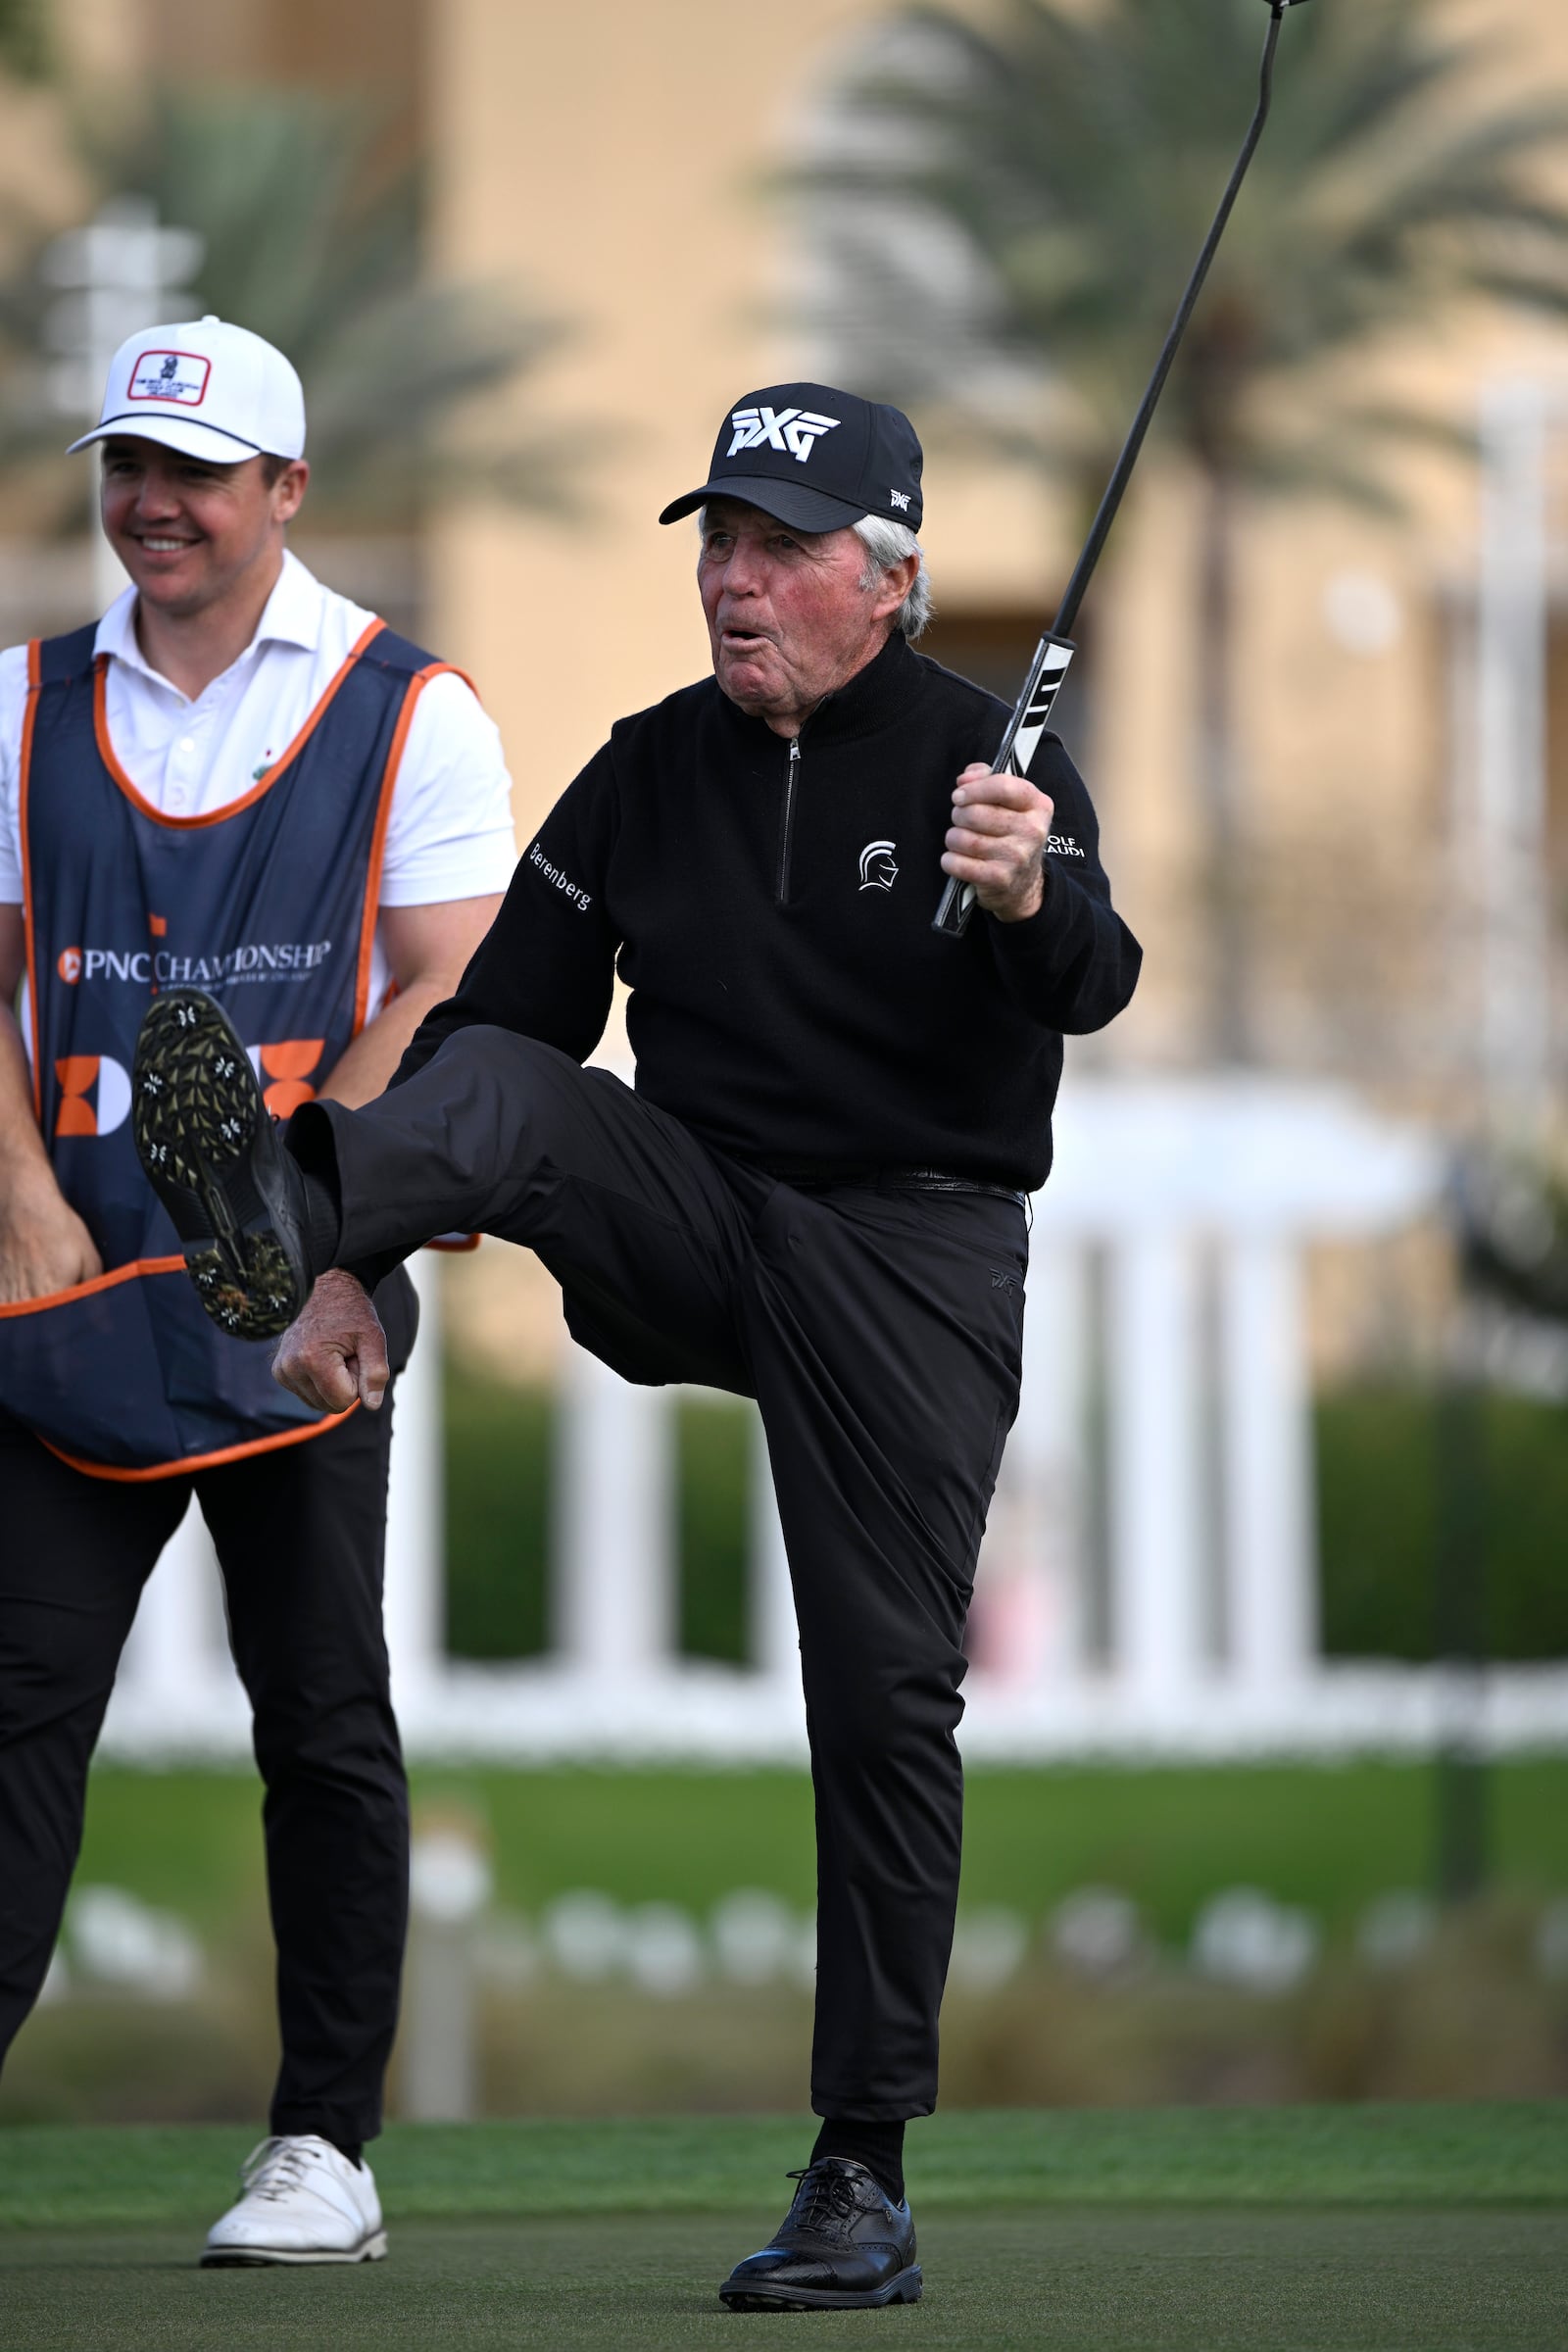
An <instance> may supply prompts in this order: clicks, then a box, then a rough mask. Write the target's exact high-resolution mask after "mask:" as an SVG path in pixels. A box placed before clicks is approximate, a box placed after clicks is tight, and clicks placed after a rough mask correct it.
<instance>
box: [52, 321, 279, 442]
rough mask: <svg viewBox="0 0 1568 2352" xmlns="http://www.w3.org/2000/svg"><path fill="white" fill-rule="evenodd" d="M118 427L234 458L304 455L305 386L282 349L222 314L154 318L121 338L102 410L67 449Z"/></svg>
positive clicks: (147, 438) (144, 437) (140, 436)
mask: <svg viewBox="0 0 1568 2352" xmlns="http://www.w3.org/2000/svg"><path fill="white" fill-rule="evenodd" d="M111 433H126V434H133V435H134V436H135V437H136V438H137V439H138V440H142V441H162V442H163V443H164V444H165V446H166V447H167V448H170V449H177V450H180V451H182V452H183V453H184V455H185V456H186V457H188V458H207V459H210V460H211V461H212V463H213V464H214V465H218V466H234V465H238V464H240V463H241V462H242V461H243V460H244V459H246V458H254V457H259V456H267V457H273V458H302V457H303V456H304V455H305V394H304V392H303V390H302V389H301V386H300V379H299V377H298V376H297V375H296V374H295V372H294V369H293V368H292V367H291V366H290V365H289V363H288V361H287V360H285V359H284V357H283V354H282V353H281V352H280V351H277V350H275V349H274V348H273V346H272V345H271V344H270V343H266V342H264V341H263V339H262V337H261V336H260V335H253V334H252V333H251V332H250V330H249V328H248V327H243V326H230V325H229V323H228V321H227V320H226V319H214V318H211V317H209V318H206V319H184V320H182V321H181V322H179V323H178V324H176V325H174V326H149V327H146V328H145V329H144V330H143V331H142V333H140V334H139V335H132V336H131V337H130V340H129V341H128V342H126V343H122V345H121V346H120V349H119V350H118V351H117V352H116V354H115V357H114V364H113V366H112V367H111V368H110V370H109V382H108V385H107V387H106V388H105V391H104V406H103V414H102V416H101V417H99V419H98V422H97V423H96V424H95V425H94V426H93V428H92V431H91V432H90V433H83V434H82V436H81V439H80V440H79V441H73V442H72V444H71V449H70V450H69V451H68V452H67V455H68V456H71V455H73V454H74V453H75V451H77V450H78V449H86V448H87V447H88V445H89V444H90V443H91V442H94V441H102V440H104V439H106V438H107V436H108V435H109V434H111Z"/></svg>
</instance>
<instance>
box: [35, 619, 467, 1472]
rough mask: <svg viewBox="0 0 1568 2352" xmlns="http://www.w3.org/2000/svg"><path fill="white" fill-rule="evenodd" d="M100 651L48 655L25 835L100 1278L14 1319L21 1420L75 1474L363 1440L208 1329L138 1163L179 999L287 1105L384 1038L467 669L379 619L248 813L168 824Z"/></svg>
mask: <svg viewBox="0 0 1568 2352" xmlns="http://www.w3.org/2000/svg"><path fill="white" fill-rule="evenodd" d="M95 634H96V631H95V629H94V627H92V626H91V625H89V626H88V627H86V628H82V629H77V630H75V631H73V633H72V634H71V635H70V636H67V637H57V638H52V639H49V640H47V641H43V642H38V643H35V644H33V645H32V646H30V647H29V648H28V667H27V675H28V694H27V704H26V716H25V722H24V729H23V744H22V777H21V813H22V844H23V880H24V892H25V926H26V948H27V983H28V993H29V998H30V1013H31V1044H32V1066H33V1087H34V1101H35V1104H36V1108H37V1113H38V1123H39V1126H40V1128H41V1130H42V1133H43V1136H44V1140H45V1143H46V1145H47V1147H48V1151H49V1154H50V1158H51V1160H52V1162H53V1165H54V1171H55V1176H56V1179H57V1181H58V1182H59V1185H60V1189H61V1191H62V1192H63V1193H64V1194H65V1197H66V1199H67V1200H68V1201H70V1202H71V1204H72V1206H73V1208H74V1209H75V1210H76V1212H77V1214H78V1215H79V1216H80V1217H81V1218H82V1220H83V1222H84V1223H85V1224H86V1226H87V1229H88V1231H89V1232H90V1233H91V1235H92V1237H93V1240H94V1242H95V1243H96V1245H97V1249H98V1253H99V1256H100V1257H101V1258H102V1260H103V1265H104V1272H103V1273H102V1274H101V1275H100V1276H98V1277H97V1279H96V1280H94V1281H92V1282H87V1283H82V1284H79V1285H77V1286H75V1287H74V1288H73V1289H71V1290H67V1291H60V1292H57V1293H55V1294H54V1295H52V1296H51V1297H48V1298H44V1299H23V1300H21V1301H19V1302H17V1303H16V1304H12V1305H0V1411H4V1412H6V1413H9V1414H10V1415H12V1416H13V1418H15V1419H16V1420H18V1421H20V1422H22V1423H24V1424H25V1426H26V1427H28V1428H30V1429H32V1430H33V1431H35V1432H36V1434H37V1435H38V1436H39V1437H40V1438H42V1439H43V1441H44V1442H45V1444H46V1445H48V1446H52V1447H53V1448H54V1449H55V1451H56V1452H58V1453H60V1454H62V1455H64V1456H65V1458H66V1459H67V1460H69V1461H70V1462H72V1463H73V1465H74V1466H75V1467H76V1468H77V1469H80V1470H85V1471H88V1472H89V1473H92V1474H95V1475H98V1476H102V1477H110V1478H117V1477H118V1478H135V1479H141V1478H160V1477H171V1476H174V1475H176V1474H179V1473H188V1472H189V1471H191V1470H194V1469H203V1468H206V1467H208V1466H209V1465H211V1464H212V1463H213V1462H215V1461H223V1460H227V1459H231V1458H234V1457H236V1456H238V1455H240V1454H245V1453H254V1452H258V1451H261V1450H263V1449H265V1448H267V1447H270V1446H284V1445H290V1444H295V1443H297V1442H299V1441H300V1440H302V1439H306V1438H310V1437H313V1436H315V1435H316V1434H317V1432H318V1431H319V1430H321V1429H325V1428H329V1427H331V1426H332V1425H333V1423H334V1420H336V1419H339V1418H341V1416H332V1415H325V1416H323V1415H320V1414H318V1413H314V1412H312V1411H311V1410H310V1408H309V1407H308V1406H306V1405H304V1404H301V1403H300V1402H299V1400H298V1399H297V1398H295V1397H290V1396H289V1395H287V1393H286V1392H285V1391H283V1390H282V1389H280V1388H278V1387H277V1385H276V1383H275V1382H274V1381H273V1379H272V1377H271V1369H270V1365H271V1351H270V1349H269V1348H256V1347H245V1346H241V1345H240V1344H238V1343H237V1342H235V1341H233V1340H230V1339H228V1338H226V1337H225V1336H224V1334H223V1333H221V1331H219V1330H218V1329H217V1328H216V1326H215V1325H214V1324H212V1323H211V1322H210V1321H209V1320H208V1318H207V1316H206V1314H205V1313H204V1312H203V1310H202V1307H201V1305H200V1304H199V1302H198V1300H197V1298H196V1294H195V1292H194V1290H193V1289H192V1287H191V1285H190V1283H189V1281H188V1280H187V1279H186V1276H185V1273H184V1270H183V1260H182V1258H181V1257H180V1254H179V1248H178V1243H177V1241H176V1238H175V1235H174V1230H173V1227H172V1225H171V1223H170V1221H169V1219H168V1217H167V1215H166V1214H165V1212H164V1210H163V1208H162V1207H161V1206H160V1205H159V1202H158V1200H157V1198H156V1196H155V1195H154V1193H153V1192H152V1189H151V1187H150V1186H149V1185H148V1184H147V1182H146V1180H145V1178H144V1177H143V1175H142V1173H141V1170H140V1168H139V1166H138V1165H137V1161H136V1154H135V1151H134V1149H133V1147H132V1143H131V1130H130V1118H129V1111H130V1076H129V1072H130V1067H131V1059H132V1054H133V1052H134V1048H135V1039H136V1031H137V1028H138V1026H139V1024H140V1021H141V1018H142V1015H143V1013H144V1012H145V1011H146V1009H147V1005H148V1004H149V1002H150V1001H151V999H152V997H153V996H154V995H155V994H156V993H157V991H158V990H159V989H160V988H165V987H172V986H175V985H190V986H194V987H197V988H203V989H206V990H207V991H208V992H209V994H211V995H212V996H214V997H216V998H217V999H218V1001H219V1003H220V1004H221V1005H222V1006H223V1008H224V1010H225V1011H226V1012H227V1014H228V1016H229V1018H230V1020H231V1021H232V1022H233V1024H234V1026H235V1028H236V1029H237V1030H238V1032H239V1034H240V1036H241V1038H242V1039H243V1040H244V1042H245V1045H246V1047H247V1048H248V1050H249V1053H250V1055H251V1059H252V1061H253V1062H254V1063H255V1065H256V1068H257V1072H258V1075H259V1076H260V1078H261V1080H262V1084H263V1087H264V1089H265V1091H266V1100H267V1103H268V1105H269V1107H270V1109H271V1110H272V1111H274V1112H275V1113H276V1114H277V1115H278V1116H279V1117H287V1115H288V1114H289V1112H290V1111H292V1110H293V1109H295V1108H296V1107H297V1105H298V1104H299V1103H303V1102H306V1101H308V1100H309V1098H310V1097H311V1095H312V1094H314V1092H315V1091H316V1088H317V1086H318V1085H319V1082H320V1081H321V1080H322V1079H323V1078H324V1077H325V1076H326V1074H327V1072H328V1071H329V1070H330V1069H331V1068H332V1066H333V1064H334V1063H335V1062H336V1061H337V1060H338V1058H339V1056H340V1055H341V1054H342V1053H343V1052H344V1050H345V1048H346V1047H347V1046H348V1044H349V1041H350V1039H351V1038H353V1037H354V1036H356V1035H357V1033H358V1032H359V1030H360V1029H362V1028H363V1027H364V1025H365V1020H366V1015H367V1009H368V994H369V983H370V956H371V950H372V945H373V941H374V935H375V918H376V906H377V901H378V898H379V895H380V873H381V857H382V848H383V844H384V840H385V835H386V823H387V816H388V812H389V810H390V808H391V803H392V794H393V790H394V787H395V785H396V782H397V772H398V763H399V760H400V759H401V756H402V751H403V746H404V743H405V741H406V740H407V736H408V729H409V723H410V720H411V718H412V716H413V713H414V708H415V704H416V702H417V698H418V695H419V693H420V691H421V689H422V688H423V686H424V684H425V682H426V681H427V680H428V679H429V678H431V677H434V676H436V675H438V674H440V672H441V671H442V670H443V669H444V668H446V667H448V666H449V665H448V664H446V663H442V662H433V661H432V660H431V659H430V657H429V656H428V655H427V654H424V653H421V652H420V651H419V649H418V648H417V646H414V645H411V644H409V643H408V641H407V640H406V639H404V638H402V637H398V636H396V635H394V633H393V632H392V631H391V630H390V629H388V628H387V627H386V626H385V625H384V623H382V622H381V621H378V620H377V621H372V622H371V624H370V626H369V627H368V629H367V630H366V631H365V633H364V635H363V636H362V637H361V638H360V639H359V641H358V643H357V644H356V645H355V647H354V649H353V651H352V652H351V653H350V655H349V657H348V659H347V661H346V662H344V663H343V666H342V668H341V669H339V671H338V672H337V674H336V676H335V677H334V678H333V679H332V680H331V682H330V684H329V685H328V686H327V688H326V691H325V692H324V693H323V695H322V696H321V698H320V700H319V703H318V704H317V705H316V708H315V709H314V710H313V711H312V712H311V714H310V716H309V717H308V719H307V720H306V722H305V725H304V726H303V727H302V728H301V730H300V732H299V734H298V735H297V736H296V738H295V740H294V741H293V743H291V744H290V745H289V747H288V749H287V750H286V751H285V752H284V753H283V755H282V757H281V758H280V759H279V760H276V761H275V762H274V763H273V764H272V765H271V766H270V767H269V768H268V769H266V770H265V771H264V772H263V773H262V774H261V775H260V776H258V778H257V780H256V782H255V784H254V785H253V786H252V788H251V790H250V791H248V792H246V793H245V794H244V795H243V796H242V797H241V798H240V799H239V800H237V801H234V802H231V803H230V804H229V806H228V807H227V808H224V809H217V810H215V811H214V812H213V813H212V814H210V815H206V816H194V817H178V816H165V815H162V814H160V813H159V811H158V810H157V809H155V808H154V807H153V806H152V805H151V804H150V803H149V802H148V801H147V800H146V799H145V798H144V797H143V796H142V794H141V793H139V792H138V791H137V789H136V787H135V785H134V784H133V783H132V782H131V781H130V778H129V777H128V776H127V775H126V774H125V772H124V770H123V768H122V766H121V765H120V762H119V760H117V758H116V756H115V751H114V747H113V745H112V743H111V742H110V739H109V730H108V725H107V723H106V719H105V673H106V670H107V667H108V661H107V657H101V658H95V656H94V653H93V641H94V637H95ZM404 1279H406V1278H404Z"/></svg>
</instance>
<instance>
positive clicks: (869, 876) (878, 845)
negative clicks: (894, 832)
mask: <svg viewBox="0 0 1568 2352" xmlns="http://www.w3.org/2000/svg"><path fill="white" fill-rule="evenodd" d="M897 847H898V844H897V843H896V842H892V841H868V842H867V843H866V845H865V847H864V849H863V850H862V851H861V852H860V888H861V889H862V890H891V889H892V888H893V885H894V883H895V882H896V881H897V880H898V878H899V869H898V867H897V866H896V865H895V864H894V862H893V853H894V851H895V849H896V848H897Z"/></svg>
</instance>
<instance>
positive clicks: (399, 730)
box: [354, 662, 479, 1037]
mask: <svg viewBox="0 0 1568 2352" xmlns="http://www.w3.org/2000/svg"><path fill="white" fill-rule="evenodd" d="M441 677H453V678H461V679H462V680H463V683H464V684H465V686H466V688H467V689H468V692H469V693H470V694H471V695H472V696H473V699H474V701H475V702H477V701H478V699H479V697H478V694H477V692H476V691H475V688H474V683H473V680H472V679H471V678H470V677H469V675H468V673H467V671H466V670H463V669H459V667H458V665H457V663H456V662H431V663H430V665H429V667H428V668H427V669H418V670H416V671H415V673H414V676H413V678H412V679H411V681H410V684H409V691H408V693H407V694H406V695H405V696H404V698H403V708H402V710H401V711H399V712H398V723H397V726H396V727H395V729H394V730H393V734H392V744H391V749H390V750H389V751H388V753H387V756H386V765H385V767H384V768H383V769H382V770H381V798H380V804H379V806H378V808H377V809H376V812H375V833H374V836H373V838H372V840H371V843H370V863H369V869H368V872H367V874H366V877H365V911H364V913H363V914H362V915H361V917H360V953H359V962H358V968H357V970H356V972H355V977H354V1035H355V1036H356V1037H358V1036H359V1034H360V1031H361V1030H362V1029H363V1028H364V1027H365V1015H366V1012H367V1010H368V1006H369V1002H370V959H371V956H372V955H373V954H374V951H375V926H376V922H377V919H378V918H379V915H380V912H381V906H380V900H381V867H382V864H383V862H384V860H385V858H386V829H387V825H388V823H389V822H390V821H391V816H392V795H393V794H394V792H395V791H396V790H397V782H398V769H399V768H400V767H401V766H402V764H403V753H404V749H405V747H406V745H407V743H408V740H409V729H410V727H411V726H412V725H413V724H414V713H415V711H416V709H417V705H418V700H419V697H420V695H421V694H422V693H423V692H424V690H425V688H426V686H428V685H429V683H430V680H431V679H432V678H441Z"/></svg>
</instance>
